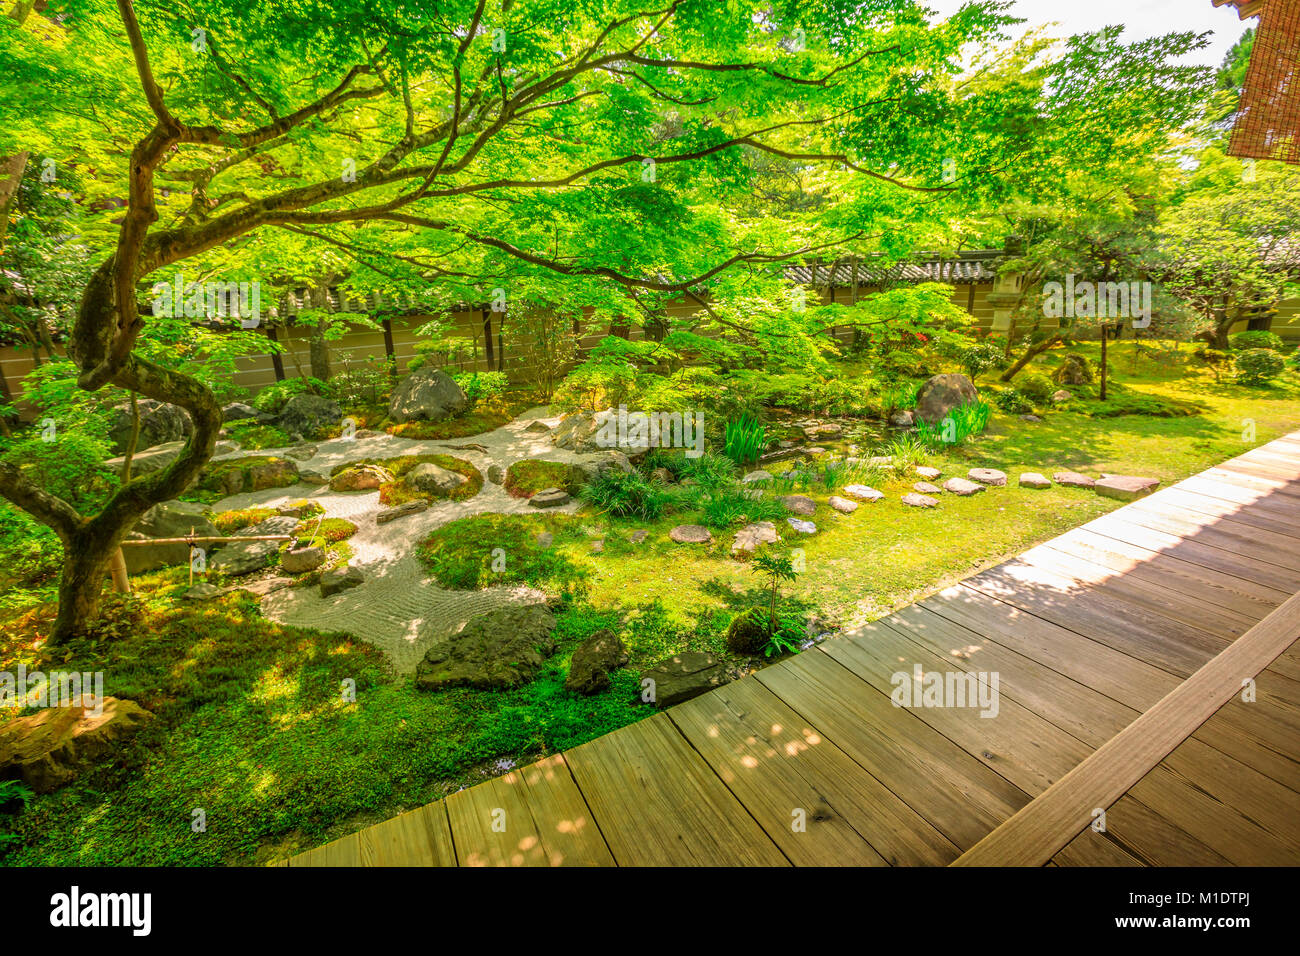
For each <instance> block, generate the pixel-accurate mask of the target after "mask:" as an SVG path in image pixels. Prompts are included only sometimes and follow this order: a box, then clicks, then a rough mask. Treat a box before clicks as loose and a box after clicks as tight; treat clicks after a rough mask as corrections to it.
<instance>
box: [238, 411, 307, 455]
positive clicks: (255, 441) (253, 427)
mask: <svg viewBox="0 0 1300 956" xmlns="http://www.w3.org/2000/svg"><path fill="white" fill-rule="evenodd" d="M226 430H227V432H229V434H230V440H231V441H233V442H238V443H239V446H240V447H241V448H246V449H250V450H252V451H258V450H260V449H262V448H284V447H286V446H288V445H292V444H293V442H291V441H290V440H289V436H288V435H287V434H286V433H285V432H283V431H281V430H280V429H279V428H276V427H275V426H274V425H259V424H257V422H255V421H253V420H252V419H247V420H245V421H238V422H231V423H230V424H229V425H227V426H226Z"/></svg>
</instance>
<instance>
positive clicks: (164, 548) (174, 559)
mask: <svg viewBox="0 0 1300 956" xmlns="http://www.w3.org/2000/svg"><path fill="white" fill-rule="evenodd" d="M206 512H207V506H206V505H202V504H199V503H198V502H194V501H164V502H162V503H161V504H157V505H154V506H153V507H152V508H150V509H149V510H148V511H146V512H145V513H144V514H142V515H141V516H140V519H139V520H138V521H136V523H135V528H134V530H133V531H132V532H131V533H130V534H129V535H128V538H129V539H131V540H147V539H149V538H183V537H185V536H186V535H188V534H189V533H190V532H191V531H193V532H194V535H195V536H196V537H201V538H202V537H213V538H215V537H218V536H220V534H221V532H220V531H218V530H217V526H216V525H214V524H213V523H212V522H211V521H209V520H208V517H207V514H206ZM200 547H203V548H210V547H212V545H210V544H202V545H200ZM122 554H123V555H125V556H126V569H127V571H128V572H130V573H131V574H143V573H144V572H145V571H156V570H157V569H158V568H165V567H167V566H169V565H173V564H188V563H189V560H190V547H189V545H187V544H184V543H182V544H141V545H127V546H126V547H124V548H123V549H122Z"/></svg>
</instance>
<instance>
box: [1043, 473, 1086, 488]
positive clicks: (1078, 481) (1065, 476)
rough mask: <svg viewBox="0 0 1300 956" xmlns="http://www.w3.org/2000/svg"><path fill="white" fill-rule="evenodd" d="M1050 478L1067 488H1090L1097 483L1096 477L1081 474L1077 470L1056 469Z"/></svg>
mask: <svg viewBox="0 0 1300 956" xmlns="http://www.w3.org/2000/svg"><path fill="white" fill-rule="evenodd" d="M1052 480H1053V481H1055V482H1056V483H1057V484H1058V485H1065V486H1066V487H1067V488H1091V487H1093V486H1094V485H1096V484H1097V481H1096V479H1094V478H1089V477H1088V476H1087V475H1081V474H1079V473H1078V472H1077V471H1058V472H1057V473H1056V474H1054V475H1052Z"/></svg>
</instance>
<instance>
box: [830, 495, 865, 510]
mask: <svg viewBox="0 0 1300 956" xmlns="http://www.w3.org/2000/svg"><path fill="white" fill-rule="evenodd" d="M826 503H827V504H828V505H830V506H831V507H832V508H834V509H835V510H836V511H838V512H841V513H842V514H846V515H851V514H853V512H855V511H857V510H858V503H857V502H856V501H850V500H849V499H848V498H841V497H840V496H839V495H831V496H830V497H829V498H827V499H826Z"/></svg>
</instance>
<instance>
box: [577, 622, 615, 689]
mask: <svg viewBox="0 0 1300 956" xmlns="http://www.w3.org/2000/svg"><path fill="white" fill-rule="evenodd" d="M627 661H628V654H627V648H626V647H624V646H623V642H622V641H621V640H619V638H618V635H617V634H615V633H614V632H613V631H609V630H601V631H597V632H596V633H595V634H593V635H591V637H589V638H587V639H586V640H585V641H583V642H582V643H581V644H579V645H578V649H577V650H576V651H574V652H573V659H572V660H571V661H570V662H569V676H568V677H566V678H565V679H564V689H565V690H567V691H569V692H570V693H573V694H596V693H599V692H600V691H603V690H608V689H609V672H610V671H612V670H614V669H616V668H618V667H622V666H623V665H624V664H626V663H627Z"/></svg>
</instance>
